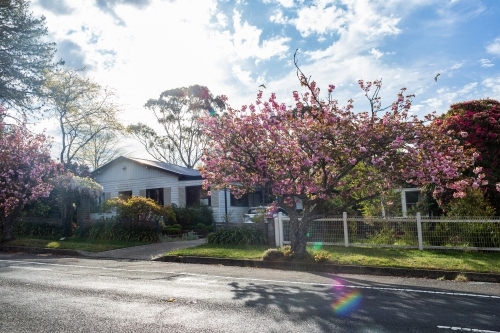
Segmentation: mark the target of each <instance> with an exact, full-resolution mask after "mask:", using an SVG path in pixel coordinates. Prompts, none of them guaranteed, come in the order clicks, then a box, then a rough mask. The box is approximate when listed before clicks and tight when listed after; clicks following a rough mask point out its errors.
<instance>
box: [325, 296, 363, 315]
mask: <svg viewBox="0 0 500 333" xmlns="http://www.w3.org/2000/svg"><path fill="white" fill-rule="evenodd" d="M361 299H362V297H361V294H360V293H359V291H357V290H354V291H351V292H349V293H347V294H344V295H342V296H341V297H340V298H339V299H338V300H337V301H336V302H335V303H333V305H332V309H333V312H335V314H336V315H338V316H341V317H344V316H348V315H350V314H351V313H352V312H354V311H355V310H356V309H357V308H358V307H359V306H360V305H361Z"/></svg>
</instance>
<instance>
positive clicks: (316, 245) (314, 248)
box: [312, 243, 323, 251]
mask: <svg viewBox="0 0 500 333" xmlns="http://www.w3.org/2000/svg"><path fill="white" fill-rule="evenodd" d="M322 246H323V245H322V244H321V243H314V244H313V246H312V249H313V250H314V251H318V250H321V247H322Z"/></svg>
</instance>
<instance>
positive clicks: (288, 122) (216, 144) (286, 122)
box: [202, 67, 481, 256]
mask: <svg viewBox="0 0 500 333" xmlns="http://www.w3.org/2000/svg"><path fill="white" fill-rule="evenodd" d="M297 68H298V67H297ZM297 74H298V78H299V81H300V84H301V85H302V86H305V87H306V88H307V91H306V92H305V93H303V94H300V93H299V92H298V91H294V92H293V98H294V100H295V107H294V108H291V107H287V106H286V105H285V104H284V103H279V102H278V100H277V97H276V95H275V94H274V93H272V94H271V96H270V97H269V99H268V100H267V101H265V100H263V96H262V95H263V92H262V91H259V93H258V95H257V100H256V103H255V104H250V105H248V106H243V107H242V108H241V110H237V109H233V108H231V107H228V109H227V114H223V115H222V116H220V117H214V116H209V115H208V114H205V117H204V118H203V119H202V123H203V132H204V133H205V135H206V136H207V137H208V138H209V140H208V142H209V144H208V146H207V148H206V150H205V154H204V156H203V158H202V161H203V163H204V168H203V170H202V174H203V176H204V178H205V187H208V186H210V187H211V188H212V189H222V188H229V189H230V190H231V191H232V192H233V194H235V195H237V196H238V195H242V194H243V193H246V192H252V191H255V189H256V188H266V189H268V190H269V191H270V192H271V193H272V195H274V196H277V197H278V198H279V204H280V205H283V206H288V207H289V209H288V211H289V215H290V221H291V229H290V239H291V246H292V250H293V252H294V253H296V254H297V255H298V256H305V255H306V251H305V246H306V242H307V237H306V234H307V227H308V224H309V222H310V221H312V220H314V219H316V218H318V217H320V216H321V212H320V210H319V208H320V207H321V204H322V203H324V202H325V201H327V200H331V199H336V198H341V199H342V202H343V203H345V205H349V206H350V205H352V204H354V203H356V202H361V201H364V200H367V199H370V198H374V197H377V196H379V195H380V194H381V193H383V192H384V191H388V190H389V189H391V188H393V187H399V186H400V184H401V183H402V182H407V183H411V184H415V185H418V186H420V185H426V184H433V185H435V189H436V190H435V191H436V192H440V191H443V190H444V189H445V188H452V189H453V190H454V191H456V193H457V194H458V195H459V196H460V195H463V194H464V191H465V190H466V189H467V188H468V187H470V186H471V184H472V183H473V182H474V181H476V180H477V178H478V177H479V176H481V174H479V175H476V176H477V177H472V178H466V179H464V178H462V171H463V170H464V169H466V168H467V167H469V166H470V165H472V164H473V163H474V159H475V157H476V156H477V154H475V153H474V150H473V149H467V148H464V147H462V146H461V145H460V142H459V141H458V140H456V139H455V138H453V137H451V136H449V135H448V134H447V133H443V132H441V131H438V130H437V129H436V128H435V127H434V126H433V125H432V123H430V124H429V125H427V124H426V123H429V122H430V121H431V120H433V119H434V118H435V117H434V116H433V115H428V116H427V117H426V118H425V119H423V120H420V119H418V118H417V117H416V116H410V115H409V113H408V111H409V109H410V107H411V99H412V97H413V95H406V96H405V95H404V92H405V88H403V89H401V91H400V92H399V93H398V95H397V98H396V100H395V101H394V103H392V104H391V105H390V106H389V107H387V108H382V107H381V103H380V97H379V92H380V89H381V87H382V81H373V82H364V81H362V80H360V81H359V85H360V87H361V89H362V90H363V91H364V92H365V95H366V96H367V97H368V99H369V102H370V106H371V109H370V110H369V111H366V112H354V110H353V108H354V105H353V101H352V100H350V101H348V104H347V105H346V106H344V107H340V106H339V105H338V102H337V101H336V100H334V99H333V98H332V93H333V90H334V89H335V87H334V86H333V85H330V86H329V87H328V97H327V99H326V100H323V99H321V98H320V89H319V88H318V87H317V86H316V83H315V82H314V81H312V80H310V79H308V78H307V77H306V76H305V75H304V74H303V73H302V72H301V71H300V69H298V72H297ZM371 90H373V93H370V91H371ZM369 94H370V95H369ZM353 194H356V196H355V195H353ZM360 194H362V195H360ZM297 198H300V199H301V200H302V203H303V211H302V214H303V215H302V218H301V219H299V218H298V215H297V213H296V211H295V207H296V199H297ZM346 198H349V199H350V200H346ZM343 208H344V207H339V209H343Z"/></svg>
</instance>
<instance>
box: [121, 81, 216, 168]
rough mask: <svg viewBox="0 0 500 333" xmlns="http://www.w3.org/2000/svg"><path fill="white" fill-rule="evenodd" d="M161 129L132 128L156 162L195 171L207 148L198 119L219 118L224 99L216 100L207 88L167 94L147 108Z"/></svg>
mask: <svg viewBox="0 0 500 333" xmlns="http://www.w3.org/2000/svg"><path fill="white" fill-rule="evenodd" d="M144 107H145V108H146V109H148V110H150V111H151V112H152V113H153V114H154V116H155V118H156V120H157V123H158V124H159V127H160V128H161V133H158V132H157V131H156V130H155V129H154V128H152V127H151V126H149V125H146V124H144V123H138V124H135V125H130V126H128V128H127V131H128V132H129V133H130V134H132V135H133V136H134V137H135V138H136V139H137V140H138V141H139V142H140V143H141V144H142V145H143V146H144V148H145V149H146V151H147V152H148V153H149V154H150V155H151V156H152V157H153V158H155V159H157V160H159V161H165V162H168V163H172V164H177V165H183V166H185V167H187V168H191V169H192V168H194V167H195V166H196V164H197V163H198V162H199V161H200V158H201V156H202V154H203V150H204V149H205V148H206V146H207V138H206V136H205V135H204V134H203V132H202V130H201V127H200V123H199V121H198V120H199V118H200V116H201V115H202V114H203V112H204V111H208V112H209V113H210V114H213V115H215V114H217V112H218V111H219V112H220V111H222V110H223V109H224V108H225V104H224V102H223V98H221V97H219V96H216V97H214V96H213V95H212V94H211V93H210V90H209V89H208V88H207V87H204V86H200V85H194V86H190V87H182V88H176V89H171V90H166V91H164V92H162V93H161V94H160V97H159V98H158V99H150V100H148V102H147V103H146V104H145V105H144Z"/></svg>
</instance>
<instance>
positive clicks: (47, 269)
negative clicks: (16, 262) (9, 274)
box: [9, 266, 52, 271]
mask: <svg viewBox="0 0 500 333" xmlns="http://www.w3.org/2000/svg"><path fill="white" fill-rule="evenodd" d="M9 267H10V268H20V269H29V270H33V271H51V270H52V269H51V268H41V267H28V266H9Z"/></svg>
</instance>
